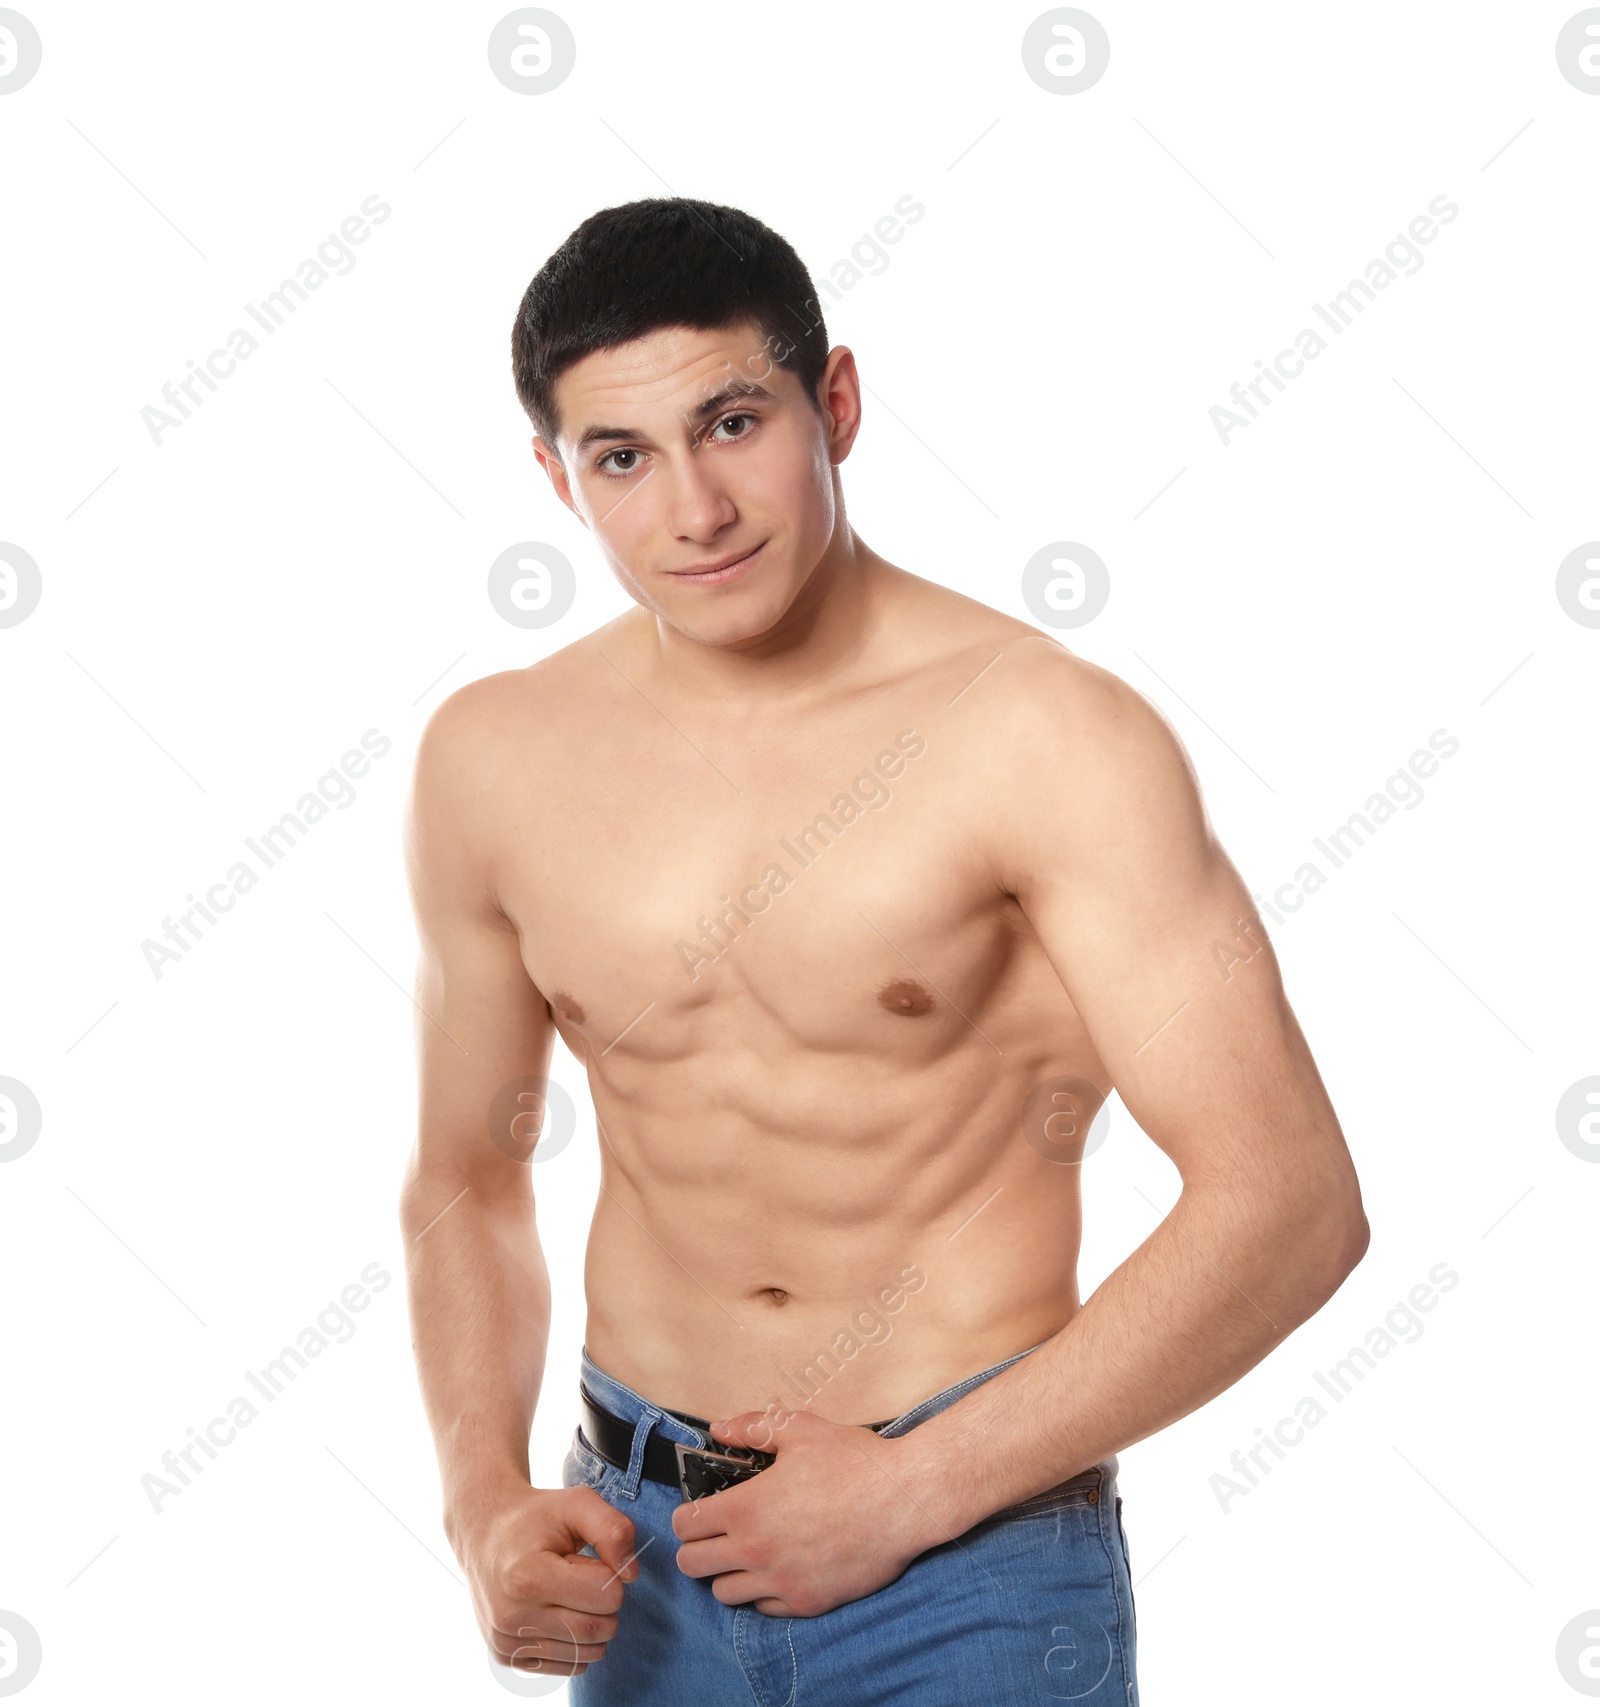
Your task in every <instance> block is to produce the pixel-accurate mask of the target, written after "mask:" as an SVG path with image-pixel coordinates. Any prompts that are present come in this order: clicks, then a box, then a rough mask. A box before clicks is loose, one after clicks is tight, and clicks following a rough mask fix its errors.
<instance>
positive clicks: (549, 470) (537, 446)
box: [530, 433, 589, 527]
mask: <svg viewBox="0 0 1600 1707" xmlns="http://www.w3.org/2000/svg"><path fill="white" fill-rule="evenodd" d="M530 442H531V443H532V445H533V454H534V457H535V459H536V460H537V461H538V463H539V466H540V467H541V468H542V469H543V470H544V471H545V473H546V474H548V475H549V476H550V484H551V485H552V486H553V487H555V489H556V496H557V497H558V498H559V499H560V500H561V502H562V503H563V504H565V505H566V506H567V508H568V509H569V510H571V511H572V513H573V515H575V516H576V517H577V518H578V520H579V521H580V522H582V523H583V525H584V526H585V527H588V525H589V520H588V518H587V517H586V516H585V515H584V513H583V511H582V510H580V509H579V508H578V506H577V505H576V504H575V503H574V502H573V501H572V483H571V481H570V480H569V479H568V478H567V470H566V467H565V465H564V464H563V463H562V461H561V458H560V456H558V455H557V453H556V451H555V448H554V447H553V446H552V445H549V444H547V443H546V442H545V440H543V439H542V438H540V436H539V435H538V434H537V433H535V434H534V435H533V438H532V440H531V441H530Z"/></svg>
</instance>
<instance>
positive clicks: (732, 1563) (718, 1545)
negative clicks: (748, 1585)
mask: <svg viewBox="0 0 1600 1707" xmlns="http://www.w3.org/2000/svg"><path fill="white" fill-rule="evenodd" d="M747 1562H748V1561H746V1560H745V1559H744V1558H743V1556H742V1552H741V1549H740V1547H739V1544H738V1543H737V1542H736V1541H735V1540H734V1539H733V1538H732V1537H731V1536H728V1535H716V1536H713V1537H712V1538H711V1539H710V1540H709V1541H686V1542H685V1543H684V1544H683V1546H681V1547H680V1548H679V1549H678V1569H679V1570H680V1571H682V1572H683V1574H684V1575H685V1576H686V1577H714V1576H716V1575H718V1574H719V1573H720V1572H722V1571H736V1570H740V1569H742V1568H743V1567H744V1566H745V1564H746V1563H747Z"/></svg>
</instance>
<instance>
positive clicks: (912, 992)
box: [878, 978, 933, 1019]
mask: <svg viewBox="0 0 1600 1707" xmlns="http://www.w3.org/2000/svg"><path fill="white" fill-rule="evenodd" d="M878 1006H879V1007H880V1008H885V1009H887V1010H888V1012H890V1013H892V1014H904V1015H905V1016H906V1017H907V1018H909V1019H915V1018H917V1017H918V1016H919V1015H921V1014H931V1013H932V1012H933V997H932V996H931V995H929V994H928V992H927V991H926V990H925V989H923V987H922V986H921V985H920V984H919V983H917V982H916V981H915V980H914V979H911V978H896V979H895V980H894V982H893V983H890V984H885V985H884V987H883V988H882V989H881V990H880V991H879V992H878Z"/></svg>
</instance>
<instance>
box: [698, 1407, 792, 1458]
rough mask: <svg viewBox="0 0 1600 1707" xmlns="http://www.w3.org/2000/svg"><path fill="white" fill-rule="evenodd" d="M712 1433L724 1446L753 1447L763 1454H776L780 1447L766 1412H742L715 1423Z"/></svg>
mask: <svg viewBox="0 0 1600 1707" xmlns="http://www.w3.org/2000/svg"><path fill="white" fill-rule="evenodd" d="M711 1433H712V1436H713V1437H714V1438H715V1439H716V1440H718V1441H720V1442H721V1443H722V1444H723V1445H724V1446H753V1447H755V1448H756V1449H757V1450H758V1451H761V1452H775V1451H776V1450H777V1447H778V1434H777V1430H776V1429H774V1428H773V1426H772V1420H771V1418H769V1417H768V1416H767V1413H766V1412H765V1411H741V1412H740V1413H739V1415H738V1416H736V1417H728V1418H726V1419H725V1420H723V1421H720V1422H713V1423H712V1424H711Z"/></svg>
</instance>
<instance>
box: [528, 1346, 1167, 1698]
mask: <svg viewBox="0 0 1600 1707" xmlns="http://www.w3.org/2000/svg"><path fill="white" fill-rule="evenodd" d="M1037 1350H1038V1347H1037V1346H1030V1347H1029V1348H1028V1351H1024V1352H1018V1353H1017V1354H1016V1356H1015V1357H1008V1358H1006V1359H1005V1360H1004V1361H1003V1362H1000V1363H997V1364H995V1365H994V1366H993V1367H992V1368H989V1369H985V1370H981V1371H980V1372H979V1373H978V1374H976V1375H969V1376H968V1377H967V1378H966V1379H965V1380H963V1381H958V1382H956V1383H955V1384H954V1385H953V1386H950V1387H947V1388H945V1389H944V1391H943V1392H942V1393H935V1394H934V1395H933V1397H932V1398H930V1399H924V1400H923V1401H922V1403H921V1404H919V1405H916V1406H914V1407H913V1408H912V1409H911V1410H909V1411H907V1412H905V1413H904V1414H903V1415H902V1416H899V1417H896V1418H895V1419H894V1421H893V1422H892V1423H889V1424H887V1425H886V1426H885V1427H883V1428H881V1429H880V1430H879V1431H878V1432H879V1433H880V1434H883V1435H885V1436H894V1435H901V1434H905V1433H907V1432H908V1431H909V1430H911V1429H913V1428H915V1427H916V1426H917V1425H918V1424H919V1423H922V1422H925V1421H926V1420H927V1419H928V1418H929V1417H931V1416H934V1415H936V1414H937V1413H938V1412H940V1411H942V1410H943V1409H944V1408H945V1407H946V1406H947V1405H952V1404H954V1403H955V1402H956V1401H957V1400H958V1399H960V1398H961V1397H963V1395H965V1394H966V1393H969V1392H970V1391H971V1390H972V1389H973V1388H974V1387H976V1386H977V1385H978V1384H979V1383H980V1382H983V1381H987V1380H988V1379H989V1377H990V1376H992V1375H998V1374H999V1373H1000V1371H1001V1370H1002V1369H1008V1368H1009V1367H1010V1366H1011V1365H1012V1364H1013V1363H1015V1362H1016V1361H1017V1359H1018V1358H1021V1357H1026V1356H1027V1355H1028V1352H1029V1351H1037ZM582 1375H583V1384H584V1385H585V1386H586V1387H587V1388H588V1390H589V1392H590V1393H591V1394H593V1396H594V1398H595V1400H596V1401H597V1402H598V1403H599V1404H600V1405H601V1406H603V1407H604V1408H605V1409H606V1410H608V1411H610V1412H611V1413H612V1414H613V1415H614V1416H619V1417H623V1418H625V1419H626V1420H627V1421H629V1422H632V1423H633V1424H635V1428H634V1438H633V1455H632V1460H631V1462H630V1464H629V1466H628V1468H627V1469H625V1470H624V1469H620V1468H618V1467H616V1466H614V1465H612V1464H608V1463H607V1462H606V1461H605V1460H604V1459H603V1458H601V1457H600V1456H599V1454H598V1453H597V1452H595V1451H594V1450H593V1448H592V1447H591V1446H590V1445H589V1443H588V1441H587V1440H585V1439H584V1437H583V1433H582V1430H581V1429H579V1430H576V1431H574V1434H573V1440H572V1447H571V1450H570V1451H569V1452H568V1454H567V1459H566V1463H565V1465H564V1466H563V1468H562V1477H561V1480H562V1485H563V1486H564V1487H575V1486H579V1485H582V1486H586V1487H591V1488H593V1489H594V1490H595V1491H596V1492H597V1493H598V1494H599V1495H600V1496H601V1498H602V1499H604V1500H605V1501H606V1502H607V1503H608V1504H610V1505H613V1506H615V1507H616V1508H617V1510H619V1511H622V1512H625V1513H626V1514H627V1515H628V1516H629V1517H630V1518H631V1519H632V1520H633V1524H634V1547H635V1549H636V1551H637V1553H638V1562H639V1578H638V1580H637V1581H636V1582H632V1583H629V1584H628V1585H627V1587H626V1589H625V1590H624V1597H623V1604H622V1610H621V1612H620V1613H619V1614H618V1618H617V1634H616V1635H615V1636H614V1637H613V1638H612V1640H611V1641H610V1642H609V1643H608V1644H607V1647H606V1653H605V1657H604V1658H603V1659H601V1660H597V1661H596V1662H594V1663H593V1664H592V1665H590V1667H589V1669H588V1670H587V1671H585V1672H583V1673H581V1674H580V1675H578V1676H577V1677H574V1678H573V1679H572V1681H571V1684H570V1686H569V1689H570V1696H569V1698H570V1700H571V1701H572V1702H573V1704H574V1707H623V1704H626V1707H970V1704H971V1703H973V1702H1005V1703H1008V1704H1016V1707H1021V1704H1024V1703H1028V1704H1031V1703H1035V1702H1038V1703H1053V1702H1062V1701H1071V1702H1080V1703H1083V1704H1084V1707H1113V1704H1115V1707H1138V1701H1139V1692H1138V1687H1137V1684H1136V1682H1135V1679H1134V1610H1133V1588H1132V1584H1131V1582H1130V1579H1129V1561H1128V1543H1127V1537H1126V1535H1125V1534H1124V1533H1123V1528H1122V1500H1121V1498H1120V1497H1119V1496H1118V1495H1117V1482H1116V1478H1117V1460H1116V1458H1115V1456H1113V1457H1111V1458H1108V1459H1107V1460H1106V1461H1105V1462H1104V1463H1102V1464H1098V1465H1096V1466H1094V1467H1093V1468H1092V1469H1089V1470H1086V1471H1084V1472H1083V1473H1082V1474H1080V1475H1077V1476H1073V1477H1071V1478H1070V1479H1069V1480H1067V1481H1065V1482H1063V1483H1061V1484H1060V1485H1059V1486H1058V1487H1055V1488H1052V1489H1050V1490H1049V1491H1048V1492H1046V1493H1043V1494H1039V1495H1037V1496H1035V1497H1034V1498H1032V1499H1027V1500H1023V1501H1021V1502H1020V1503H1019V1504H1017V1505H1014V1506H1008V1507H1007V1508H1006V1509H1005V1510H1003V1511H1000V1512H996V1513H995V1514H994V1515H993V1516H991V1517H988V1518H985V1519H984V1520H983V1521H982V1522H980V1523H978V1524H975V1525H974V1526H973V1527H972V1528H971V1529H969V1530H967V1532H966V1533H965V1534H964V1535H961V1536H959V1537H958V1538H957V1539H956V1540H954V1541H949V1542H945V1543H943V1544H941V1545H940V1546H937V1547H933V1548H930V1549H929V1550H928V1551H927V1552H926V1553H922V1554H919V1555H918V1556H917V1558H915V1559H913V1560H912V1562H911V1564H910V1565H909V1566H908V1567H907V1568H906V1570H905V1571H904V1572H903V1573H902V1574H901V1575H900V1576H899V1577H897V1578H896V1579H895V1581H894V1582H892V1583H888V1584H886V1585H885V1586H884V1587H883V1588H880V1589H878V1590H877V1591H876V1592H875V1593H873V1594H870V1595H867V1596H865V1597H864V1598H862V1599H860V1600H853V1601H847V1602H846V1603H845V1604H844V1605H843V1606H836V1607H835V1608H834V1609H833V1610H832V1611H831V1612H825V1613H823V1614H822V1615H821V1616H820V1617H816V1618H779V1617H773V1616H770V1615H769V1614H767V1613H763V1612H758V1611H756V1609H755V1608H754V1606H748V1605H747V1606H738V1607H734V1606H724V1605H723V1603H722V1602H721V1601H720V1600H718V1599H717V1598H716V1596H715V1595H714V1594H713V1593H712V1592H711V1585H712V1583H713V1581H714V1580H715V1579H714V1578H712V1577H703V1578H697V1577H688V1576H685V1575H684V1574H683V1572H681V1571H680V1570H679V1569H678V1564H677V1553H678V1548H679V1545H680V1543H679V1541H678V1538H677V1536H676V1535H674V1534H673V1531H672V1513H673V1511H674V1510H675V1509H676V1508H677V1506H678V1505H679V1504H680V1503H681V1495H680V1494H679V1492H678V1489H677V1488H676V1487H668V1486H667V1485H666V1484H665V1483H662V1482H653V1481H650V1480H648V1479H647V1478H645V1477H644V1476H642V1475H641V1464H642V1461H643V1453H644V1443H645V1439H646V1437H647V1436H648V1435H649V1433H650V1431H651V1429H652V1428H654V1429H656V1430H657V1431H659V1432H660V1433H661V1434H662V1435H664V1436H665V1437H666V1438H667V1439H669V1440H681V1441H683V1442H684V1443H685V1444H686V1445H694V1446H704V1445H706V1444H708V1443H707V1441H706V1440H705V1439H704V1437H703V1436H701V1435H700V1434H699V1432H698V1431H697V1430H696V1429H694V1428H692V1427H690V1426H689V1425H688V1424H687V1423H683V1422H680V1421H679V1420H678V1419H677V1418H676V1417H674V1416H673V1415H671V1414H670V1413H669V1412H667V1411H665V1410H663V1409H662V1408H661V1407H659V1406H657V1405H653V1404H652V1403H651V1402H650V1401H649V1400H648V1399H646V1398H644V1397H643V1396H642V1395H641V1394H639V1393H636V1392H634V1390H633V1389H632V1388H631V1387H627V1386H624V1385H623V1383H622V1382H620V1381H617V1380H615V1379H613V1378H612V1377H611V1376H609V1375H607V1374H606V1373H605V1371H604V1370H602V1369H600V1368H598V1367H597V1366H596V1365H595V1364H594V1363H593V1362H592V1361H591V1359H590V1357H589V1354H588V1351H587V1349H585V1351H584V1353H583V1359H582ZM585 1551H586V1552H590V1553H592V1552H593V1549H592V1548H586V1549H585Z"/></svg>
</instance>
